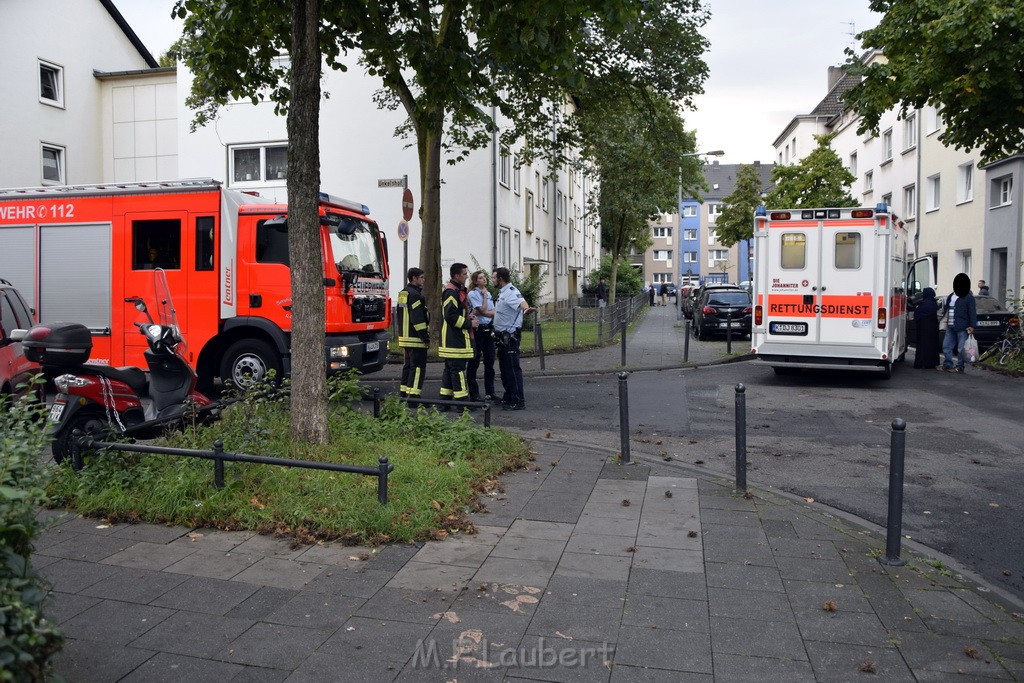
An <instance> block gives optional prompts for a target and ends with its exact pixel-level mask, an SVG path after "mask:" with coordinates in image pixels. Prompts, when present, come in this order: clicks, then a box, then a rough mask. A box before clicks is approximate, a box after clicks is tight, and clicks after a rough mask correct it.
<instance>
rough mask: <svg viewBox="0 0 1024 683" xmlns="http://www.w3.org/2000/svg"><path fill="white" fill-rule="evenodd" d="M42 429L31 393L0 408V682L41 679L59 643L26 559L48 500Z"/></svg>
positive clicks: (41, 589)
mask: <svg viewBox="0 0 1024 683" xmlns="http://www.w3.org/2000/svg"><path fill="white" fill-rule="evenodd" d="M2 398H3V397H0V399H2ZM0 405H3V402H2V400H0ZM45 429H46V421H45V406H43V405H41V404H39V403H38V402H37V401H36V400H34V398H31V397H25V398H22V399H19V400H17V401H14V402H12V403H11V405H10V406H9V407H8V409H7V410H4V411H2V412H0V451H2V452H3V454H4V457H3V459H2V461H0V552H2V555H0V625H2V626H3V634H2V635H0V681H43V680H45V679H46V677H47V672H48V668H49V660H50V658H51V657H52V656H53V655H54V654H56V653H57V652H58V651H59V650H60V648H61V645H62V644H63V639H62V638H61V635H60V632H59V631H58V630H57V628H56V627H55V626H54V625H53V624H51V623H50V622H49V621H47V619H46V617H45V616H43V612H42V608H43V600H45V598H46V587H45V586H44V584H43V581H42V579H41V577H40V576H39V575H38V574H37V573H36V572H35V571H34V570H33V569H32V565H31V562H30V554H31V552H32V540H33V539H34V538H35V537H36V536H37V535H38V534H39V532H40V531H41V529H42V523H41V522H40V521H39V520H38V519H37V517H36V512H37V510H38V509H39V508H40V507H41V506H42V505H43V504H44V503H45V502H46V493H45V488H46V484H47V480H48V468H47V467H46V466H45V465H43V464H42V462H41V461H40V459H39V454H40V453H41V452H42V451H43V450H44V449H45V448H46V442H47V437H46V433H45Z"/></svg>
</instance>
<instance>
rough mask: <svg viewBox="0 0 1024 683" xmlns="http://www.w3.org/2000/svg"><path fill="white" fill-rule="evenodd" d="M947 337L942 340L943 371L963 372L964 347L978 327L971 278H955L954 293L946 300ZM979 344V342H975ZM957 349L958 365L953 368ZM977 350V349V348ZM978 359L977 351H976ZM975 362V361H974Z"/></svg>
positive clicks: (966, 276)
mask: <svg viewBox="0 0 1024 683" xmlns="http://www.w3.org/2000/svg"><path fill="white" fill-rule="evenodd" d="M946 319H947V321H948V322H947V323H946V336H945V338H944V339H943V340H942V355H943V363H942V367H941V369H942V370H945V371H946V372H963V371H964V363H965V362H966V360H967V359H966V354H965V353H964V347H965V346H966V345H967V340H968V339H969V338H971V337H972V335H973V334H974V328H975V327H977V326H978V308H977V306H976V304H975V302H974V295H973V294H971V278H970V276H969V275H967V273H960V274H959V275H957V276H956V277H955V278H953V293H952V294H950V295H949V297H947V299H946ZM975 344H977V342H975ZM954 348H955V349H957V364H956V367H955V368H954V367H953V349H954ZM975 349H977V347H975ZM975 358H977V350H975ZM972 362H973V361H972Z"/></svg>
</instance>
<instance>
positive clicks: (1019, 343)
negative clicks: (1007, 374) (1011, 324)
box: [976, 327, 1024, 365]
mask: <svg viewBox="0 0 1024 683" xmlns="http://www.w3.org/2000/svg"><path fill="white" fill-rule="evenodd" d="M1022 353H1024V331H1022V329H1021V328H1020V327H1016V328H1011V329H1009V330H1007V331H1006V335H1005V336H1004V337H1003V338H1002V339H1000V340H999V341H997V342H996V343H995V344H993V345H992V346H990V347H988V348H987V349H985V352H984V353H983V354H981V355H980V356H978V360H977V361H976V362H978V363H981V362H983V361H986V360H988V359H989V358H996V357H997V356H998V358H999V364H1000V365H1006V364H1007V363H1008V362H1009V361H1011V360H1013V359H1014V358H1017V356H1019V355H1021V354H1022Z"/></svg>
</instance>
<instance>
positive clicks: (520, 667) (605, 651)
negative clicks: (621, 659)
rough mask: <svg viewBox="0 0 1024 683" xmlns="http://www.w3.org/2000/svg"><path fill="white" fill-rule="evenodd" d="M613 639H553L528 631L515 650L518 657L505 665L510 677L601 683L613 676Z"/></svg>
mask: <svg viewBox="0 0 1024 683" xmlns="http://www.w3.org/2000/svg"><path fill="white" fill-rule="evenodd" d="M614 651H615V647H614V645H612V644H611V643H598V642H587V641H582V640H574V641H567V640H563V639H561V638H557V639H555V640H552V639H550V638H547V637H545V636H533V635H528V636H526V637H525V638H523V641H522V643H520V645H519V647H518V648H517V649H516V651H515V652H514V653H513V654H514V657H515V661H514V663H513V664H511V665H509V666H508V667H507V669H506V672H507V675H508V677H509V678H508V679H507V680H513V679H520V680H524V681H555V682H557V683H577V682H578V683H589V682H591V681H592V682H594V683H598V682H601V681H607V680H608V679H609V677H610V676H611V664H610V662H609V660H610V659H611V657H612V655H613V653H614Z"/></svg>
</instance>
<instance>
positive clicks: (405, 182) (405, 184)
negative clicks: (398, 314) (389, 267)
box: [377, 175, 414, 286]
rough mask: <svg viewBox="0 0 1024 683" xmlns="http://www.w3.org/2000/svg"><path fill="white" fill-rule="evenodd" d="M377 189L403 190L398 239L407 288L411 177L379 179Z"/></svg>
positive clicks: (403, 276)
mask: <svg viewBox="0 0 1024 683" xmlns="http://www.w3.org/2000/svg"><path fill="white" fill-rule="evenodd" d="M377 187H400V188H402V221H400V222H399V223H398V239H400V240H401V241H402V256H403V266H404V267H403V269H402V285H403V286H405V276H406V274H408V272H409V221H411V220H412V214H413V208H414V204H413V199H412V190H410V189H409V176H408V175H404V176H402V177H401V178H378V179H377Z"/></svg>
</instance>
